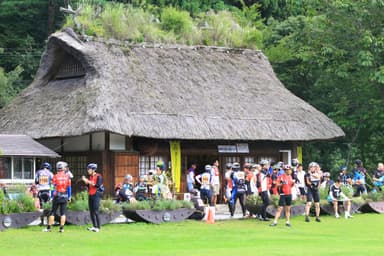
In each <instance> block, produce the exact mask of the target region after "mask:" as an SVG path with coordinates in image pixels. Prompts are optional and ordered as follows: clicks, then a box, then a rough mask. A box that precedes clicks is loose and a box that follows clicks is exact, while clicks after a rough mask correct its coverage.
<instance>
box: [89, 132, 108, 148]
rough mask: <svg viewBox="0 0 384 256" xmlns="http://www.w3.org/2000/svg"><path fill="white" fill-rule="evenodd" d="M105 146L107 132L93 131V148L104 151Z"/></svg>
mask: <svg viewBox="0 0 384 256" xmlns="http://www.w3.org/2000/svg"><path fill="white" fill-rule="evenodd" d="M104 148H105V133H104V132H96V133H92V150H93V151H103V150H104Z"/></svg>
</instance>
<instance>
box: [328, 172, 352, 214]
mask: <svg viewBox="0 0 384 256" xmlns="http://www.w3.org/2000/svg"><path fill="white" fill-rule="evenodd" d="M341 186H342V183H341V180H340V179H339V178H338V179H337V180H336V183H334V184H332V185H331V187H330V189H329V198H330V200H331V202H332V203H333V209H334V210H335V217H336V218H337V219H338V218H340V215H339V205H343V204H344V203H345V204H346V205H345V206H344V210H345V218H346V219H348V218H352V215H351V200H350V199H349V198H348V197H347V196H346V195H345V194H344V193H343V191H342V189H341ZM345 207H346V209H345Z"/></svg>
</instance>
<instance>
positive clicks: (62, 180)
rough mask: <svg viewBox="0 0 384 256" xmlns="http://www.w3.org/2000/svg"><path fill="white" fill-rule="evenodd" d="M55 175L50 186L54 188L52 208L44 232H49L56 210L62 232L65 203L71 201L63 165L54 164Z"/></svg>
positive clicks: (60, 163)
mask: <svg viewBox="0 0 384 256" xmlns="http://www.w3.org/2000/svg"><path fill="white" fill-rule="evenodd" d="M56 170H57V173H56V174H55V175H53V178H52V185H53V186H54V191H53V199H52V208H51V212H50V214H49V217H48V225H47V228H45V229H44V230H43V231H44V232H51V226H52V224H53V222H54V220H55V214H56V212H57V210H58V209H59V210H60V228H59V232H64V224H65V221H66V216H65V214H66V211H67V202H68V201H70V200H71V196H72V190H71V179H70V178H69V176H68V175H67V174H65V163H64V162H57V163H56Z"/></svg>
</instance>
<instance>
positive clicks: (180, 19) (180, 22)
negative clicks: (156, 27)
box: [161, 7, 193, 34]
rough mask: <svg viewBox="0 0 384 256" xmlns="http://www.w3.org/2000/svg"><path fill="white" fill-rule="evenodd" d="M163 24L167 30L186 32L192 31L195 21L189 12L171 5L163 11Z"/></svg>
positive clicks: (178, 32)
mask: <svg viewBox="0 0 384 256" xmlns="http://www.w3.org/2000/svg"><path fill="white" fill-rule="evenodd" d="M161 26H162V28H163V29H164V30H166V31H172V32H174V33H176V34H185V33H189V32H190V31H192V26H193V22H192V18H191V17H190V16H189V13H188V12H186V11H179V10H176V9H175V8H173V7H169V8H165V9H164V10H163V11H162V13H161Z"/></svg>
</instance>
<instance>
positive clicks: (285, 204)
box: [270, 165, 295, 227]
mask: <svg viewBox="0 0 384 256" xmlns="http://www.w3.org/2000/svg"><path fill="white" fill-rule="evenodd" d="M284 170H285V173H283V174H282V175H280V176H279V177H278V178H277V187H278V191H279V194H280V199H279V207H278V208H277V210H276V214H275V219H274V221H273V222H272V223H271V224H270V226H272V227H273V226H276V225H277V220H278V219H279V218H280V214H281V211H282V210H283V208H284V210H285V219H286V223H285V225H286V226H287V227H290V226H291V223H290V220H289V218H290V215H291V202H292V192H291V191H292V187H293V186H294V185H295V182H294V180H293V179H292V175H291V174H292V167H291V166H289V165H286V166H284Z"/></svg>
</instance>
